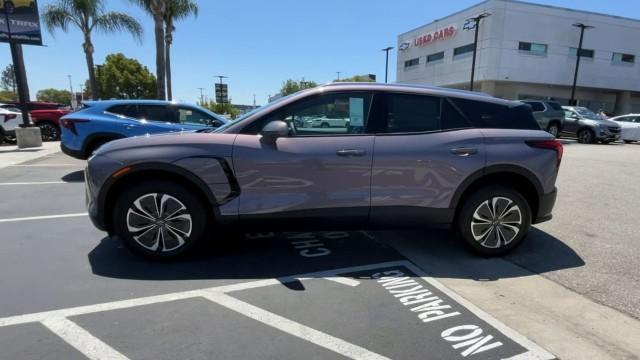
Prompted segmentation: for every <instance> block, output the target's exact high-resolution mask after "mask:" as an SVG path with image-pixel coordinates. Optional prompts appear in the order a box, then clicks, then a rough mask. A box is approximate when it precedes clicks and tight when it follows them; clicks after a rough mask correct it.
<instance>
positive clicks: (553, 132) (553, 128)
mask: <svg viewBox="0 0 640 360" xmlns="http://www.w3.org/2000/svg"><path fill="white" fill-rule="evenodd" d="M547 131H548V132H549V134H551V135H553V137H558V126H557V125H551V126H549V129H548V130H547Z"/></svg>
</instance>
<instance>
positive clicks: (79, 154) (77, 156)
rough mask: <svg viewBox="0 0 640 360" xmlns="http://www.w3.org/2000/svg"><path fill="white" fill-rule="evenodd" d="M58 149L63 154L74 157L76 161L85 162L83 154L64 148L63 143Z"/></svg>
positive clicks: (79, 151)
mask: <svg viewBox="0 0 640 360" xmlns="http://www.w3.org/2000/svg"><path fill="white" fill-rule="evenodd" d="M60 149H61V150H62V152H63V153H65V154H67V155H69V156H71V157H74V158H76V159H80V160H85V157H84V152H83V151H81V150H73V149H70V148H68V147H67V146H65V145H64V144H63V143H60Z"/></svg>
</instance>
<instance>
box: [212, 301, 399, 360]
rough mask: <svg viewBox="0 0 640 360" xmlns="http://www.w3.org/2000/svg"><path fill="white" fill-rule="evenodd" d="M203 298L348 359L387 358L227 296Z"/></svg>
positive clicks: (376, 359) (377, 359) (379, 359)
mask: <svg viewBox="0 0 640 360" xmlns="http://www.w3.org/2000/svg"><path fill="white" fill-rule="evenodd" d="M204 297H205V298H206V299H209V300H211V301H213V302H215V303H217V304H220V305H222V306H224V307H226V308H227V309H230V310H233V311H235V312H238V313H240V314H242V315H244V316H247V317H250V318H252V319H254V320H256V321H259V322H261V323H263V324H266V325H269V326H271V327H274V328H276V329H278V330H280V331H284V332H286V333H287V334H290V335H293V336H295V337H298V338H300V339H303V340H306V341H309V342H311V343H314V344H316V345H318V346H322V347H324V348H326V349H329V350H331V351H333V352H336V353H338V354H340V355H342V356H345V357H348V358H350V359H371V360H383V359H388V358H387V357H384V356H382V355H380V354H377V353H374V352H373V351H370V350H367V349H365V348H362V347H360V346H357V345H354V344H352V343H350V342H347V341H344V340H342V339H339V338H337V337H335V336H331V335H329V334H326V333H323V332H322V331H318V330H316V329H313V328H310V327H308V326H305V325H303V324H300V323H297V322H295V321H293V320H289V319H287V318H285V317H282V316H280V315H277V314H274V313H272V312H269V311H266V310H264V309H261V308H259V307H257V306H253V305H251V304H249V303H246V302H244V301H240V300H238V299H236V298H233V297H231V296H229V295H226V294H223V293H220V292H215V291H211V292H206V294H205V295H204Z"/></svg>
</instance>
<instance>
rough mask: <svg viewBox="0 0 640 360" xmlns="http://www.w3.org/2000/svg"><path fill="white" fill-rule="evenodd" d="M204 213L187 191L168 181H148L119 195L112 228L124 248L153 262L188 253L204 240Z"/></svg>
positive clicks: (202, 208) (199, 203) (201, 206)
mask: <svg viewBox="0 0 640 360" xmlns="http://www.w3.org/2000/svg"><path fill="white" fill-rule="evenodd" d="M206 213H207V212H206V210H205V207H204V205H203V204H202V203H201V201H200V200H199V199H198V197H196V196H195V195H194V194H193V193H192V192H191V191H189V190H188V189H186V188H184V187H183V186H181V185H180V184H177V183H175V182H170V181H150V182H143V183H139V184H138V185H135V186H133V187H131V188H130V189H128V190H127V191H125V192H124V193H122V194H120V196H119V198H118V200H117V201H116V205H115V208H114V213H113V221H114V223H113V228H114V230H115V233H116V235H117V236H118V237H119V238H120V239H121V240H122V242H123V243H124V245H125V246H126V247H127V248H129V249H130V250H131V251H133V252H134V253H136V254H139V255H142V256H144V257H146V258H149V259H153V260H163V259H173V258H176V257H179V256H181V255H184V254H186V253H188V252H189V250H191V249H192V248H193V247H194V246H195V245H196V244H197V243H198V242H200V241H201V240H202V238H204V237H205V234H206V232H207V231H206V230H207V217H206Z"/></svg>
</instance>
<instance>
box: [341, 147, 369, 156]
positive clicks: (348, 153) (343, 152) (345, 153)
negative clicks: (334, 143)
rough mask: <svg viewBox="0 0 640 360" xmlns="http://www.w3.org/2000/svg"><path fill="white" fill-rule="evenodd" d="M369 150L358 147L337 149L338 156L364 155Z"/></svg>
mask: <svg viewBox="0 0 640 360" xmlns="http://www.w3.org/2000/svg"><path fill="white" fill-rule="evenodd" d="M366 153H367V152H366V151H364V150H358V149H343V150H338V151H336V155H338V156H364V155H365V154H366Z"/></svg>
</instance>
